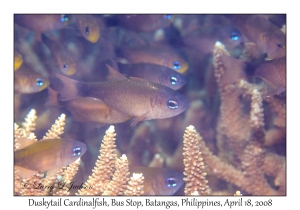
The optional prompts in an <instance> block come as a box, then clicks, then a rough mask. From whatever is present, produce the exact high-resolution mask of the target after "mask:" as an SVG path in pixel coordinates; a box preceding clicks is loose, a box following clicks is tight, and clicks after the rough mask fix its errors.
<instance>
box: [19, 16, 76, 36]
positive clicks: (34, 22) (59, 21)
mask: <svg viewBox="0 0 300 210" xmlns="http://www.w3.org/2000/svg"><path fill="white" fill-rule="evenodd" d="M72 18H73V17H72V15H38V14H37V15H14V21H15V22H16V23H18V24H19V25H20V26H23V27H26V28H28V29H30V30H33V31H37V32H45V31H51V30H57V29H61V28H64V27H66V26H67V25H68V24H69V23H70V22H71V21H72Z"/></svg>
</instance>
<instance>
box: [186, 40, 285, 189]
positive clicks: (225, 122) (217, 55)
mask: <svg viewBox="0 0 300 210" xmlns="http://www.w3.org/2000/svg"><path fill="white" fill-rule="evenodd" d="M214 59H215V61H214V65H215V76H216V79H217V82H218V85H219V91H220V96H221V107H220V110H221V112H220V118H219V122H218V130H217V131H218V135H217V142H219V144H218V147H219V148H218V149H219V156H216V155H214V154H213V153H212V152H211V151H210V150H209V148H208V147H207V146H206V144H205V142H204V141H203V140H202V138H201V137H200V135H194V136H193V142H194V147H197V146H196V145H197V144H198V143H197V142H199V145H200V147H199V148H200V151H199V152H198V153H197V155H195V154H194V155H193V156H195V157H196V156H198V157H197V159H196V160H198V161H200V160H202V158H203V162H204V166H205V171H206V172H207V174H208V175H216V176H217V177H219V178H221V179H224V180H226V181H227V182H229V183H232V184H234V185H236V186H238V187H239V188H240V189H242V190H243V191H246V192H247V193H249V194H253V195H282V194H285V158H284V157H283V156H279V155H277V154H274V153H272V152H270V151H268V152H266V149H267V145H268V143H266V140H265V139H266V137H265V134H266V131H265V124H264V110H263V104H262V96H261V93H260V91H259V90H261V89H260V88H259V86H257V85H254V84H250V83H248V82H246V81H245V80H243V79H244V78H242V76H241V77H237V76H236V75H235V76H234V77H236V78H234V80H231V79H232V78H231V77H230V75H228V74H229V73H232V72H233V71H232V70H237V71H242V69H240V68H241V65H239V64H238V63H239V62H240V61H238V60H235V59H234V58H231V57H229V54H228V52H226V50H225V48H224V46H223V45H222V44H221V43H216V45H215V50H214ZM228 60H230V61H231V62H228ZM228 69H230V71H229V70H228ZM226 74H227V75H226ZM230 80H231V82H228V81H230ZM262 91H263V90H262ZM249 100H250V101H251V102H250V106H249V110H248V111H247V109H246V108H245V104H247V103H248V101H249ZM274 100H275V99H268V100H267V101H268V102H269V103H273V104H274V102H273V101H274ZM276 104H277V105H271V106H273V108H272V110H273V111H274V112H275V113H277V114H275V119H274V124H275V122H276V123H277V122H278V123H277V124H280V125H281V126H282V127H284V126H285V122H282V120H284V119H285V111H283V109H280V108H276V107H278V106H280V105H278V104H279V103H278V102H277V103H276ZM278 116H280V117H278ZM277 117H278V119H277ZM280 120H281V121H280ZM279 122H280V123H279ZM277 127H279V126H277ZM189 130H190V127H188V128H187V131H186V132H190V131H189ZM189 137H190V136H189ZM186 139H187V136H186V134H185V136H184V141H186ZM197 139H198V140H197ZM226 144H228V147H229V149H231V150H232V151H233V153H232V154H231V156H228V152H227V149H228V148H226V147H224V145H226ZM185 147H186V146H185V145H184V150H185V151H184V155H186V153H187V152H188V151H190V152H191V151H193V149H192V147H191V148H189V149H186V148H185ZM192 153H193V152H192ZM220 153H221V155H220ZM222 153H224V154H222ZM199 155H201V156H202V158H200V157H199ZM220 157H226V158H223V159H222V160H221V159H220ZM189 159H192V157H190V158H189ZM187 160H188V159H187V157H185V159H184V161H185V162H187ZM228 162H230V163H232V164H233V165H231V164H229V163H228ZM194 163H195V162H194ZM196 165H197V164H196ZM187 167H189V165H186V164H185V175H186V176H192V175H194V172H192V173H191V172H189V173H187V172H186V170H187ZM201 173H204V172H203V171H201V172H200V173H199V172H198V173H197V174H198V175H199V174H201ZM265 175H269V176H272V177H274V184H275V185H276V186H279V189H278V190H277V191H276V189H274V188H273V187H272V186H271V185H270V184H269V182H268V181H267V177H266V176H265ZM185 181H187V185H186V187H188V186H190V185H191V183H189V181H190V180H189V179H188V178H185ZM191 192H193V190H192V191H191ZM191 192H188V194H191ZM198 194H200V193H198Z"/></svg>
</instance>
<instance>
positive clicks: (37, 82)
mask: <svg viewBox="0 0 300 210" xmlns="http://www.w3.org/2000/svg"><path fill="white" fill-rule="evenodd" d="M35 84H36V86H38V87H41V86H43V85H44V81H43V79H41V78H37V79H36V83H35Z"/></svg>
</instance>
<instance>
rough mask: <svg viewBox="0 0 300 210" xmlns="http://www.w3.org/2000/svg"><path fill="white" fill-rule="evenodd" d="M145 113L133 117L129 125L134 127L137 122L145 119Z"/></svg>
mask: <svg viewBox="0 0 300 210" xmlns="http://www.w3.org/2000/svg"><path fill="white" fill-rule="evenodd" d="M146 115H147V113H145V114H143V115H142V116H137V117H134V118H133V121H132V123H131V124H130V126H131V127H134V126H136V125H137V124H138V122H140V121H144V120H146V119H147V118H146Z"/></svg>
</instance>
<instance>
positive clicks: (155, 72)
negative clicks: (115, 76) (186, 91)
mask: <svg viewBox="0 0 300 210" xmlns="http://www.w3.org/2000/svg"><path fill="white" fill-rule="evenodd" d="M118 67H119V71H120V73H122V74H125V75H127V76H129V77H138V78H143V79H145V80H148V81H149V82H155V83H159V84H161V85H164V86H167V87H169V88H172V89H173V90H177V89H179V88H181V87H182V86H184V85H185V84H186V82H187V80H186V78H185V77H184V76H183V75H182V74H180V73H178V72H176V71H174V70H172V69H170V68H168V67H165V66H161V65H157V64H151V63H138V64H122V63H118Z"/></svg>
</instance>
